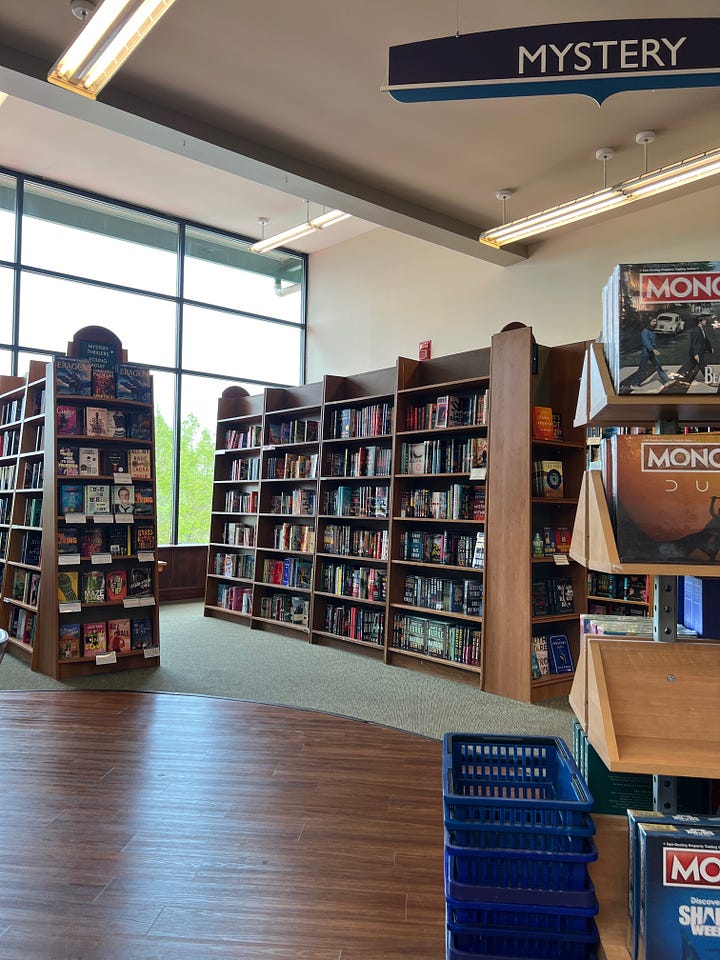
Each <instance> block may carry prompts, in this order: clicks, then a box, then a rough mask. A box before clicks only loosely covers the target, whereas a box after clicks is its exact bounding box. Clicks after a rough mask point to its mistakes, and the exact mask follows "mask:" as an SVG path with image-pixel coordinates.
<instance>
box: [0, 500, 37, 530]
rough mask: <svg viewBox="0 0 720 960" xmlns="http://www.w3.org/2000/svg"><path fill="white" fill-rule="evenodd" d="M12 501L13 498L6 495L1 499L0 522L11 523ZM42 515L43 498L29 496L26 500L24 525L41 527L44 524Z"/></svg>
mask: <svg viewBox="0 0 720 960" xmlns="http://www.w3.org/2000/svg"><path fill="white" fill-rule="evenodd" d="M11 502H12V501H11V500H9V499H5V498H4V497H3V498H1V499H0V523H10V505H11ZM42 516H43V498H42V497H28V498H27V500H26V501H25V509H24V510H23V525H24V526H26V527H40V526H42Z"/></svg>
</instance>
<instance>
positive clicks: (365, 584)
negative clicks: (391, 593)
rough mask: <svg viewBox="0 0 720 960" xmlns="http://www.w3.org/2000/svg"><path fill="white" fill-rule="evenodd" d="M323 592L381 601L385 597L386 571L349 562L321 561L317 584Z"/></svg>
mask: <svg viewBox="0 0 720 960" xmlns="http://www.w3.org/2000/svg"><path fill="white" fill-rule="evenodd" d="M317 588H318V589H319V590H322V591H323V592H324V593H334V594H335V595H336V596H339V597H352V598H353V599H354V600H373V601H374V602H376V603H379V602H382V601H383V600H385V599H386V597H387V571H386V570H380V569H378V568H377V567H359V566H353V564H350V563H329V562H327V561H325V562H323V564H322V566H321V567H320V578H319V583H318V585H317Z"/></svg>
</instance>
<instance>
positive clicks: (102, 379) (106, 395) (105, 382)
mask: <svg viewBox="0 0 720 960" xmlns="http://www.w3.org/2000/svg"><path fill="white" fill-rule="evenodd" d="M92 395H93V397H98V398H100V399H101V400H114V399H115V371H114V370H104V369H100V368H97V367H96V368H94V369H93V372H92Z"/></svg>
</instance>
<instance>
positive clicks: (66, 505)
mask: <svg viewBox="0 0 720 960" xmlns="http://www.w3.org/2000/svg"><path fill="white" fill-rule="evenodd" d="M59 506H60V513H63V514H65V513H82V512H83V511H84V509H85V487H84V486H83V485H82V484H81V483H61V484H60V497H59Z"/></svg>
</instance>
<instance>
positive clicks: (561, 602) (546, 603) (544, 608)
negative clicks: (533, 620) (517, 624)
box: [531, 577, 575, 617]
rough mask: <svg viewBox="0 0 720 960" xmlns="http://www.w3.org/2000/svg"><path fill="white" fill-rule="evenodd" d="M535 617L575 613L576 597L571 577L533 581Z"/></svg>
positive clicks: (532, 599)
mask: <svg viewBox="0 0 720 960" xmlns="http://www.w3.org/2000/svg"><path fill="white" fill-rule="evenodd" d="M531 603H532V616H533V617H549V616H554V615H565V614H569V613H574V612H575V595H574V592H573V585H572V579H571V578H570V577H547V578H538V579H535V580H533V581H532V585H531Z"/></svg>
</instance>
